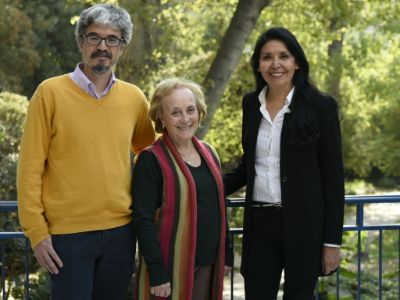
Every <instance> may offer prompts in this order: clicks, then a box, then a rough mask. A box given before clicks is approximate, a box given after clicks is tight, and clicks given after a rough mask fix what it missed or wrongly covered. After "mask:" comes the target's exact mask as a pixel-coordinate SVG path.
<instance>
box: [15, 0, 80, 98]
mask: <svg viewBox="0 0 400 300" xmlns="http://www.w3.org/2000/svg"><path fill="white" fill-rule="evenodd" d="M23 3H24V4H23V10H24V12H25V13H26V14H27V15H28V16H29V18H30V19H31V22H32V30H33V31H34V33H35V35H34V40H33V45H34V47H35V50H36V51H37V52H38V53H40V57H41V64H40V65H39V66H37V67H36V68H35V70H34V74H33V76H32V78H31V80H27V81H24V94H26V95H28V96H29V97H30V96H31V95H32V94H33V91H34V90H35V89H36V87H37V85H38V84H39V83H40V82H42V81H43V80H44V79H47V78H49V77H53V76H57V75H61V74H63V73H67V72H71V71H73V70H74V68H75V66H76V64H77V63H78V62H79V61H80V60H81V55H80V53H79V50H78V46H77V44H76V41H75V33H74V32H75V24H73V22H72V19H73V17H75V16H77V15H79V14H80V12H81V11H82V10H83V9H84V8H85V3H81V1H73V2H72V1H70V2H68V3H67V2H66V1H53V0H35V1H23Z"/></svg>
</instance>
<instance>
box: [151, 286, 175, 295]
mask: <svg viewBox="0 0 400 300" xmlns="http://www.w3.org/2000/svg"><path fill="white" fill-rule="evenodd" d="M150 294H153V295H154V296H158V297H168V296H169V295H170V294H171V283H169V282H167V283H164V284H161V285H157V286H152V287H150Z"/></svg>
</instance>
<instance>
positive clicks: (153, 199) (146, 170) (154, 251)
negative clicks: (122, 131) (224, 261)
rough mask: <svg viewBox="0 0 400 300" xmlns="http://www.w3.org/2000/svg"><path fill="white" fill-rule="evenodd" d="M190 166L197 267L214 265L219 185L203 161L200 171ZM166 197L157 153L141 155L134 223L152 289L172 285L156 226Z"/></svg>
mask: <svg viewBox="0 0 400 300" xmlns="http://www.w3.org/2000/svg"><path fill="white" fill-rule="evenodd" d="M188 166H189V169H190V171H191V173H192V176H193V179H194V181H195V183H196V195H197V240H196V258H195V265H196V266H206V265H212V264H213V263H214V262H215V256H216V254H217V248H218V243H219V231H218V230H215V229H216V228H219V222H220V217H219V206H218V205H219V204H218V191H217V185H216V183H215V181H214V179H213V177H212V175H211V172H210V171H209V169H208V168H207V165H206V163H205V162H204V161H203V159H202V161H201V166H199V167H191V166H190V165H188ZM162 194H163V175H162V171H161V168H160V165H159V164H158V162H157V160H156V158H155V156H154V155H153V153H151V152H147V151H145V152H143V153H142V154H141V155H140V157H139V160H138V161H137V163H136V165H135V167H134V172H133V179H132V197H133V221H134V227H135V230H136V234H137V237H138V240H139V248H140V251H141V253H142V254H143V256H144V258H145V260H146V263H147V266H148V269H149V273H150V283H151V285H152V286H154V285H160V284H163V283H166V282H168V281H170V280H169V278H168V275H167V272H166V270H165V269H164V267H163V263H162V255H161V249H160V245H159V240H158V236H157V233H156V230H155V227H154V222H153V220H154V216H155V213H156V209H157V208H159V207H160V206H161V205H162Z"/></svg>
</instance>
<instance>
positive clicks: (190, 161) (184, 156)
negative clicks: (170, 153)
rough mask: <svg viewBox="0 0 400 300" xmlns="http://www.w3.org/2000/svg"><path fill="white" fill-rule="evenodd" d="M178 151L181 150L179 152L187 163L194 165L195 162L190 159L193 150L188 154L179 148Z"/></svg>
mask: <svg viewBox="0 0 400 300" xmlns="http://www.w3.org/2000/svg"><path fill="white" fill-rule="evenodd" d="M178 152H179V154H180V155H181V157H182V159H183V161H184V162H185V163H187V164H188V165H190V166H192V167H193V166H194V162H193V161H192V160H191V159H190V158H191V156H192V153H193V151H192V150H190V152H189V153H188V154H183V153H182V152H180V151H179V150H178Z"/></svg>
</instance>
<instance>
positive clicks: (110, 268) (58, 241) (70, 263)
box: [51, 224, 136, 300]
mask: <svg viewBox="0 0 400 300" xmlns="http://www.w3.org/2000/svg"><path fill="white" fill-rule="evenodd" d="M52 241H53V246H54V249H55V251H56V252H57V254H58V255H59V257H60V259H61V260H62V262H63V265H64V266H63V267H62V268H61V269H60V272H59V274H57V275H51V299H52V300H110V299H113V300H114V299H115V300H125V298H126V293H127V288H128V285H129V283H130V280H131V277H132V273H133V271H134V258H135V248H136V245H135V242H136V239H135V235H134V232H133V229H132V224H127V225H124V226H121V227H117V228H113V229H108V230H99V231H90V232H82V233H73V234H62V235H53V236H52Z"/></svg>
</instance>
